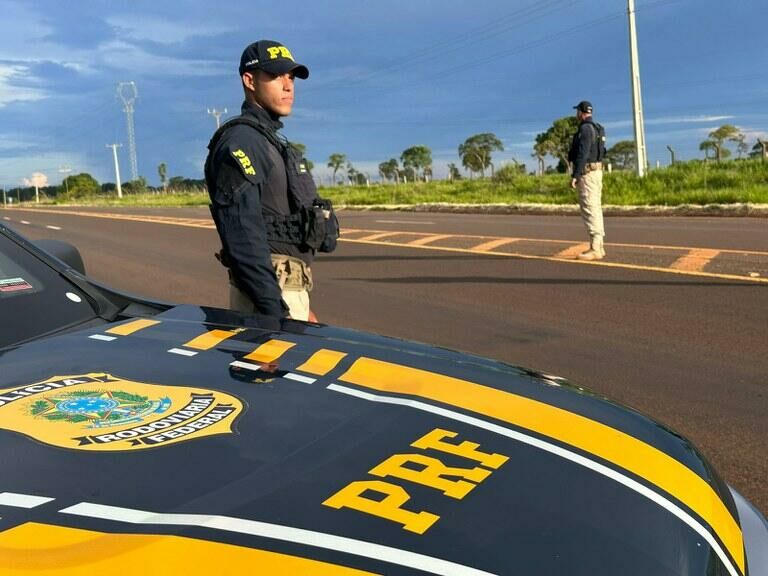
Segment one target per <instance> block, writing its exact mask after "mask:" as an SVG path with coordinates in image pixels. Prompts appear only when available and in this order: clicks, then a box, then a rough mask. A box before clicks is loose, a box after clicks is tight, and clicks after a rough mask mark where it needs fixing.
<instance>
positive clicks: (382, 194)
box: [77, 160, 768, 206]
mask: <svg viewBox="0 0 768 576" xmlns="http://www.w3.org/2000/svg"><path fill="white" fill-rule="evenodd" d="M569 184H570V180H569V177H568V176H567V175H565V174H547V175H545V176H541V177H537V176H530V175H524V174H521V175H516V176H514V177H512V178H511V179H509V180H506V181H498V180H492V179H490V178H486V179H475V180H467V179H464V180H459V181H455V182H446V181H436V182H428V183H425V182H416V183H408V184H397V185H396V184H391V183H390V184H373V185H371V186H370V187H368V186H333V187H323V188H321V191H320V193H321V195H322V196H325V197H328V198H330V199H331V200H333V202H334V204H335V205H337V206H341V205H347V206H374V205H403V204H405V205H413V204H428V203H454V204H553V205H554V204H575V203H576V193H575V191H573V190H571V188H570V187H569ZM77 203H78V204H81V205H101V206H104V205H107V206H200V205H205V204H208V195H207V193H206V192H205V191H202V190H190V191H185V192H176V193H172V194H167V195H166V194H136V195H132V194H126V195H124V197H123V199H122V200H118V199H117V198H116V197H114V196H96V197H93V198H90V199H88V200H80V201H78V202H77ZM603 203H604V204H609V205H618V206H637V205H639V206H643V205H650V206H680V205H684V204H693V205H707V204H733V203H750V204H768V161H760V160H741V161H738V160H737V161H733V160H732V161H726V162H721V163H719V164H718V163H716V162H706V163H705V162H701V161H690V162H686V163H681V164H677V165H675V166H673V167H669V168H662V169H658V170H651V171H650V172H649V173H648V175H647V176H646V177H645V178H638V177H637V176H636V175H634V174H633V173H630V172H613V173H611V174H608V173H606V174H605V175H604V185H603Z"/></svg>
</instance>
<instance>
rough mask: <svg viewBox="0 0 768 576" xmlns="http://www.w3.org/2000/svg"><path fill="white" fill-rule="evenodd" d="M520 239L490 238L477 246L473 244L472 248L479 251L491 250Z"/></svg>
mask: <svg viewBox="0 0 768 576" xmlns="http://www.w3.org/2000/svg"><path fill="white" fill-rule="evenodd" d="M518 240H519V238H496V239H495V240H489V241H488V242H483V243H482V244H478V245H477V246H472V248H470V250H475V251H477V252H490V251H492V250H495V249H496V248H499V247H501V246H504V245H505V244H511V243H512V242H517V241H518Z"/></svg>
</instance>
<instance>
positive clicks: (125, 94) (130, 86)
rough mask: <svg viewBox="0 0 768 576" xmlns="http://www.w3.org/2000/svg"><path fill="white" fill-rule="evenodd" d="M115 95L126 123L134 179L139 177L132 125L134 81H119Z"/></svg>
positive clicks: (137, 94) (132, 177) (134, 97)
mask: <svg viewBox="0 0 768 576" xmlns="http://www.w3.org/2000/svg"><path fill="white" fill-rule="evenodd" d="M117 95H118V96H119V97H120V99H121V100H122V101H123V110H124V111H125V120H126V123H127V125H128V154H129V156H130V160H131V180H133V181H136V180H138V179H139V167H138V162H137V161H136V134H135V130H134V125H133V103H134V102H135V101H136V98H138V96H139V93H138V91H137V90H136V83H135V82H133V81H131V82H120V83H119V84H118V85H117Z"/></svg>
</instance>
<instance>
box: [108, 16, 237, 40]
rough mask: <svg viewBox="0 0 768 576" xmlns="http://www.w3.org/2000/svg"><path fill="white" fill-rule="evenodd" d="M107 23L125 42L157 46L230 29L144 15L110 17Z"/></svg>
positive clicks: (213, 34) (229, 29) (212, 34)
mask: <svg viewBox="0 0 768 576" xmlns="http://www.w3.org/2000/svg"><path fill="white" fill-rule="evenodd" d="M106 20H107V23H108V24H109V25H110V26H113V27H114V28H115V31H116V32H117V34H118V36H120V37H121V38H124V39H127V40H138V41H146V40H149V41H152V42H157V43H158V44H166V45H169V44H177V43H180V42H184V41H185V40H188V39H189V38H191V37H193V36H215V35H217V34H223V33H225V32H229V31H231V30H232V29H231V28H229V27H224V26H204V25H200V24H199V23H194V22H184V21H182V20H173V21H171V20H162V19H157V18H156V19H154V20H152V19H148V18H147V17H146V15H144V16H141V17H139V16H137V15H135V14H121V15H118V16H110V17H108V18H107V19H106Z"/></svg>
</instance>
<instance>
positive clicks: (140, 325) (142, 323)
mask: <svg viewBox="0 0 768 576" xmlns="http://www.w3.org/2000/svg"><path fill="white" fill-rule="evenodd" d="M155 324H160V320H149V319H147V318H142V319H140V320H134V321H133V322H128V323H127V324H121V325H120V326H115V327H114V328H110V329H109V330H107V334H116V335H118V336H128V335H129V334H133V333H134V332H138V331H139V330H143V329H144V328H149V327H150V326H154V325H155Z"/></svg>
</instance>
